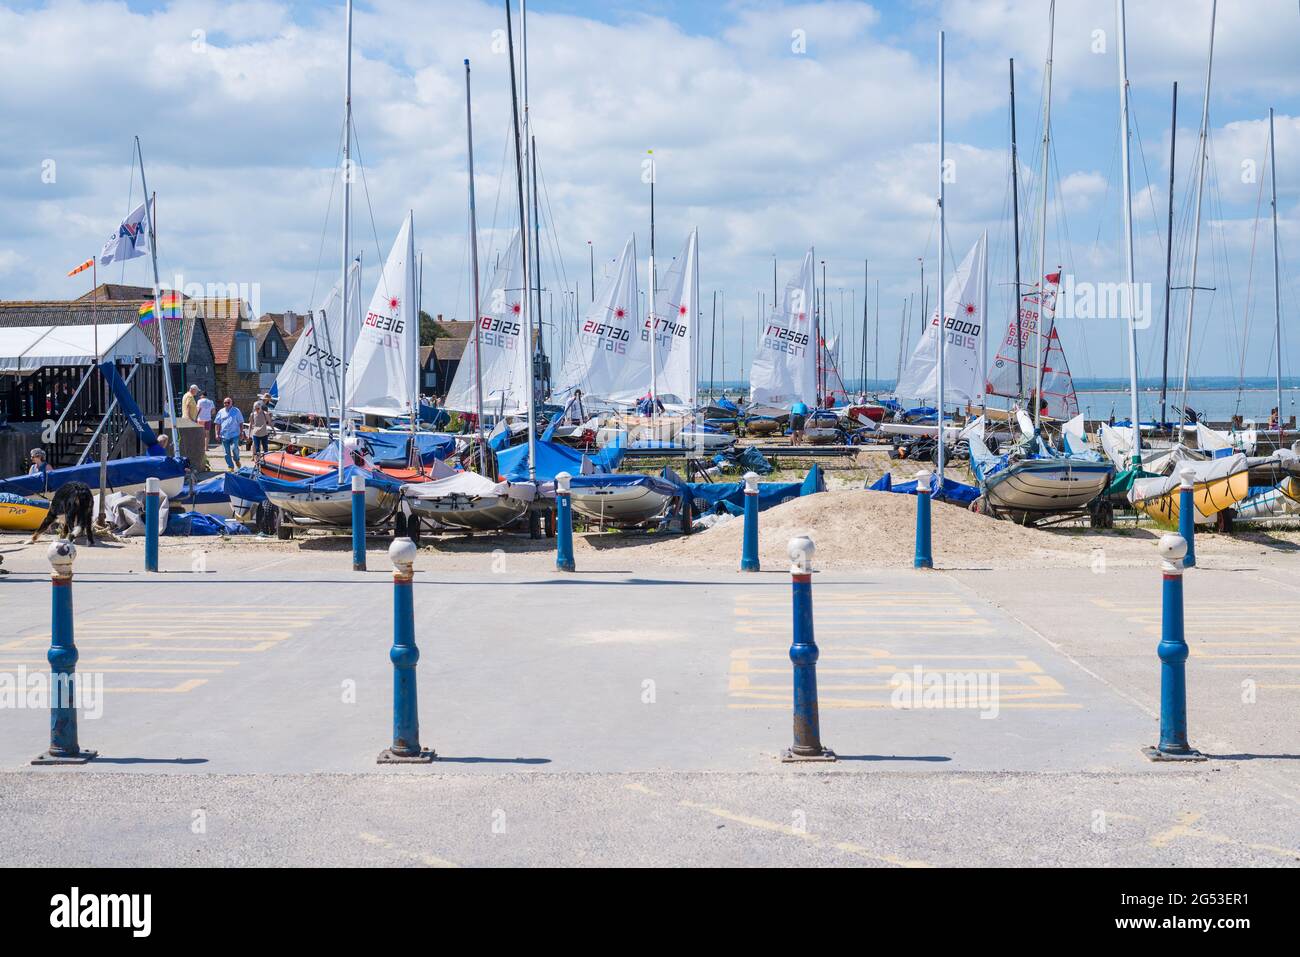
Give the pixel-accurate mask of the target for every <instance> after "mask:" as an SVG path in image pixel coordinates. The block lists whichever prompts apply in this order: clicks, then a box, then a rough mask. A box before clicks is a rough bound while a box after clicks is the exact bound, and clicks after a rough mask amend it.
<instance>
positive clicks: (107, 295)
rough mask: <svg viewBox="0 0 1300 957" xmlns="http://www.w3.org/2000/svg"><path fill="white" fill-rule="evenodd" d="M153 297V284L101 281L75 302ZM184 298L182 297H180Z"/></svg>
mask: <svg viewBox="0 0 1300 957" xmlns="http://www.w3.org/2000/svg"><path fill="white" fill-rule="evenodd" d="M152 298H153V286H123V285H119V284H118V283H112V282H101V283H100V284H99V285H98V286H96V287H95V288H94V289H92V290H91V291H90V292H88V293H86V294H85V295H84V296H80V297H79V298H78V299H77V302H90V301H91V300H92V299H93V300H95V301H97V302H136V303H139V302H143V301H145V300H146V299H152ZM182 298H184V297H182Z"/></svg>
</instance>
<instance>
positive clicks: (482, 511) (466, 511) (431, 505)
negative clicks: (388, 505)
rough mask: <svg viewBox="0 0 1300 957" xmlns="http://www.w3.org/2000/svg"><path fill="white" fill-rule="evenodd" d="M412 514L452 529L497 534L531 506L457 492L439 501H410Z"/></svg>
mask: <svg viewBox="0 0 1300 957" xmlns="http://www.w3.org/2000/svg"><path fill="white" fill-rule="evenodd" d="M407 502H408V504H409V506H410V509H411V513H412V514H413V515H416V516H418V517H420V518H427V519H430V520H432V521H435V522H437V523H439V524H440V525H447V526H450V527H451V528H463V529H467V530H469V531H474V532H493V531H498V530H499V529H503V528H506V527H508V526H510V525H513V524H514V523H515V522H516V521H518V520H519V519H520V518H522V517H523V516H524V513H526V512H527V511H528V503H527V502H521V501H520V500H519V499H517V498H510V497H508V496H505V495H465V494H462V493H460V492H453V493H451V494H448V495H441V496H439V497H438V498H427V499H417V498H408V499H407Z"/></svg>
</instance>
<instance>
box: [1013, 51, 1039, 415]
mask: <svg viewBox="0 0 1300 957" xmlns="http://www.w3.org/2000/svg"><path fill="white" fill-rule="evenodd" d="M1009 72H1010V74H1011V216H1012V232H1013V233H1014V235H1015V241H1016V284H1015V286H1013V287H1012V288H1013V289H1014V290H1015V295H1014V297H1013V300H1014V301H1013V303H1012V309H1013V311H1014V312H1015V324H1016V399H1017V401H1021V400H1023V399H1024V397H1025V357H1024V350H1023V347H1022V345H1021V340H1020V303H1021V296H1022V295H1023V293H1024V290H1023V289H1022V287H1021V285H1020V153H1019V151H1018V150H1017V148H1016V60H1015V57H1012V58H1011V60H1010V63H1009ZM1040 311H1041V310H1040ZM1039 321H1040V322H1041V321H1042V317H1041V316H1040V317H1039Z"/></svg>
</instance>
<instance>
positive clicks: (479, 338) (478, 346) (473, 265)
mask: <svg viewBox="0 0 1300 957" xmlns="http://www.w3.org/2000/svg"><path fill="white" fill-rule="evenodd" d="M465 142H466V144H467V149H468V152H469V273H470V285H471V289H472V290H473V296H474V412H475V416H476V421H477V424H478V470H479V474H480V475H487V443H486V442H485V441H484V438H483V334H482V327H481V324H480V317H481V316H482V314H483V308H482V305H481V304H480V301H479V296H480V290H479V281H478V210H477V208H476V206H475V202H474V118H473V114H472V113H471V111H470V84H469V60H466V61H465Z"/></svg>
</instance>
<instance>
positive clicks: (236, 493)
mask: <svg viewBox="0 0 1300 957" xmlns="http://www.w3.org/2000/svg"><path fill="white" fill-rule="evenodd" d="M260 474H261V473H260V472H258V471H257V470H256V469H254V468H252V467H250V466H247V465H246V466H244V467H243V468H242V469H240V470H239V471H238V472H227V473H226V474H225V475H223V476H221V478H222V482H223V487H224V488H225V491H226V496H227V497H228V498H240V499H244V500H245V501H248V502H265V501H266V493H265V492H264V491H262V486H261V485H259V484H258V481H257V480H258V477H259V476H260Z"/></svg>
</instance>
